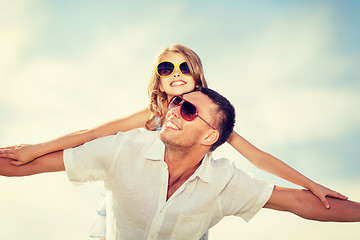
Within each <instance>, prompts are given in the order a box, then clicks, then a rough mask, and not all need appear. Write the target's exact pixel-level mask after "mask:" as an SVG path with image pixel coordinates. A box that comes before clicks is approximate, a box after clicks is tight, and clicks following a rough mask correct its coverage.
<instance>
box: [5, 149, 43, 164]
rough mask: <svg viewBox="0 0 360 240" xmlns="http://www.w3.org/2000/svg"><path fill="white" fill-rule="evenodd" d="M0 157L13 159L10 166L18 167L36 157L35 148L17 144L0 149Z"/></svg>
mask: <svg viewBox="0 0 360 240" xmlns="http://www.w3.org/2000/svg"><path fill="white" fill-rule="evenodd" d="M0 157H3V158H10V159H13V161H11V164H13V165H15V166H20V165H23V164H26V163H28V162H31V161H32V160H34V159H35V158H37V157H39V156H37V147H36V145H32V144H18V145H14V146H9V147H5V148H0Z"/></svg>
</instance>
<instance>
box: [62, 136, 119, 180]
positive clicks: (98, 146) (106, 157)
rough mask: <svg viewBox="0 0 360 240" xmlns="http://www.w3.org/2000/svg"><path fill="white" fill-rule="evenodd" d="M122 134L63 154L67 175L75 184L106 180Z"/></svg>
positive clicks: (107, 137) (99, 139) (88, 143)
mask: <svg viewBox="0 0 360 240" xmlns="http://www.w3.org/2000/svg"><path fill="white" fill-rule="evenodd" d="M121 135H122V133H118V134H117V135H111V136H106V137H102V138H98V139H95V140H93V141H90V142H87V143H85V144H83V145H81V146H79V147H76V148H71V149H67V150H65V151H64V153H63V158H64V164H65V170H66V173H67V175H68V177H69V179H70V181H71V182H73V183H85V182H90V181H97V180H105V179H106V177H107V175H108V173H109V171H110V169H111V167H112V165H113V162H114V160H115V156H116V151H117V150H116V149H117V147H118V146H119V144H120V145H121V139H122V137H121Z"/></svg>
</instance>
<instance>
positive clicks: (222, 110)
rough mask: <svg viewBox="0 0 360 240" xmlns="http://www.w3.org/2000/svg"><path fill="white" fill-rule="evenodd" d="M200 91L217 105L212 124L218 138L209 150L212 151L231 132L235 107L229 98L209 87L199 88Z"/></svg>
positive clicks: (225, 139)
mask: <svg viewBox="0 0 360 240" xmlns="http://www.w3.org/2000/svg"><path fill="white" fill-rule="evenodd" d="M200 92H202V93H203V94H205V95H206V96H208V97H209V98H210V99H211V101H212V102H213V103H215V105H216V106H217V109H216V112H215V113H214V115H215V116H214V125H215V128H216V129H217V130H218V131H219V139H218V140H217V141H216V142H215V143H214V144H213V145H212V146H211V148H210V151H214V150H215V149H216V148H217V147H219V146H220V145H222V144H223V143H224V142H226V141H227V140H228V138H229V137H230V135H231V133H232V132H233V129H234V125H235V109H234V107H233V105H231V103H230V102H229V100H227V99H226V98H225V97H224V96H222V95H220V94H219V93H217V92H215V91H214V90H212V89H210V88H201V89H200Z"/></svg>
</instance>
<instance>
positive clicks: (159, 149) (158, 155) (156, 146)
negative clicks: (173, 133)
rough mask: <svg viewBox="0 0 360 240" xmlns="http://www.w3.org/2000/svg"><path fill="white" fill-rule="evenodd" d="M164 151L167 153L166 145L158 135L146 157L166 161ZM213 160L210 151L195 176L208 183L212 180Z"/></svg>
mask: <svg viewBox="0 0 360 240" xmlns="http://www.w3.org/2000/svg"><path fill="white" fill-rule="evenodd" d="M164 153H165V145H164V143H163V142H162V141H161V140H160V138H159V137H157V138H156V139H155V141H154V142H153V144H152V145H151V146H150V148H149V149H148V151H147V152H146V153H145V155H144V158H145V159H149V160H153V161H164ZM212 161H213V158H212V154H211V152H208V153H207V154H206V155H205V156H204V158H203V160H202V162H201V164H200V166H199V167H198V169H196V171H195V173H194V174H193V178H195V177H199V178H200V179H201V180H202V181H204V182H207V183H208V182H210V181H211V179H212V174H211V172H212V171H213V167H212Z"/></svg>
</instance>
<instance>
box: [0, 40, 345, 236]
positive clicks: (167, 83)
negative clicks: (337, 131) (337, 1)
mask: <svg viewBox="0 0 360 240" xmlns="http://www.w3.org/2000/svg"><path fill="white" fill-rule="evenodd" d="M201 87H207V83H206V80H205V77H204V73H203V67H202V63H201V61H200V58H199V57H198V55H197V54H196V53H195V52H194V51H192V50H191V49H189V48H187V47H185V46H182V45H173V46H170V47H169V48H166V49H165V50H163V51H162V52H161V53H160V54H159V56H158V57H157V58H156V59H155V67H154V71H153V74H152V77H151V79H150V83H149V86H148V94H149V97H150V104H149V106H148V107H147V108H146V109H144V110H142V111H139V112H137V113H135V114H133V115H131V116H129V117H125V118H122V119H118V120H115V121H112V122H109V123H106V124H104V125H101V126H98V127H95V128H93V129H89V130H83V131H78V132H75V133H71V134H69V135H65V136H63V137H60V138H57V139H55V140H52V141H49V142H44V143H40V144H34V145H16V146H10V147H6V148H1V149H0V157H5V158H10V159H14V160H13V161H12V162H11V163H12V164H13V165H15V166H21V167H8V168H7V170H6V171H7V175H12V176H14V175H16V176H24V175H31V174H33V171H32V169H34V168H41V164H51V163H41V164H40V163H36V158H37V157H39V156H42V155H44V154H47V153H50V152H54V151H58V150H63V149H67V148H71V147H75V146H78V145H80V144H83V143H85V142H87V141H90V140H92V139H95V138H99V137H103V136H106V135H111V134H116V133H117V132H119V131H128V130H131V129H134V128H139V127H145V128H147V129H148V130H157V129H159V128H160V127H161V125H162V123H163V120H164V118H165V115H166V112H167V107H166V106H167V103H168V101H169V100H170V99H171V98H172V97H173V96H177V95H182V94H184V93H187V92H190V91H193V90H197V89H199V88H201ZM228 143H230V144H231V145H232V146H233V147H234V148H235V149H236V150H237V151H238V152H240V153H241V154H242V155H243V156H244V157H245V158H247V159H248V160H249V161H250V162H251V163H252V164H254V165H255V166H256V167H258V168H260V169H262V170H264V171H267V172H269V173H272V174H274V175H277V176H279V177H281V178H283V179H286V180H288V181H290V182H293V183H295V184H297V185H299V186H302V187H304V188H307V189H308V190H310V191H312V192H313V193H314V194H315V195H316V196H317V197H318V198H319V199H320V200H321V201H322V203H323V204H324V206H325V207H326V208H329V204H328V202H327V201H326V198H325V196H331V197H336V198H340V199H347V197H345V196H343V195H341V194H340V193H338V192H335V191H332V190H330V189H328V188H326V187H324V186H322V185H320V184H317V183H315V182H313V181H312V180H310V179H309V178H307V177H305V176H304V175H302V174H300V173H299V172H297V171H296V170H294V169H293V168H291V167H290V166H288V165H286V164H285V163H283V162H282V161H280V160H279V159H277V158H275V157H273V156H271V155H270V154H268V153H265V152H263V151H261V150H259V149H258V148H256V147H255V146H253V145H252V144H251V143H249V142H248V141H246V140H245V139H244V138H242V137H241V136H240V135H238V134H237V133H235V132H233V134H232V135H231V137H230V138H229V140H228ZM34 159H35V161H33V160H34ZM30 161H33V162H31V163H29V164H26V165H24V164H25V163H28V162H30ZM9 166H10V165H9ZM2 171H3V170H2ZM1 174H3V173H1ZM3 175H4V174H3ZM100 215H105V211H104V209H103V210H100ZM98 224H99V225H97V226H103V227H100V230H101V228H104V226H105V224H104V223H103V222H101V221H100V223H98ZM97 237H101V236H97Z"/></svg>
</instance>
